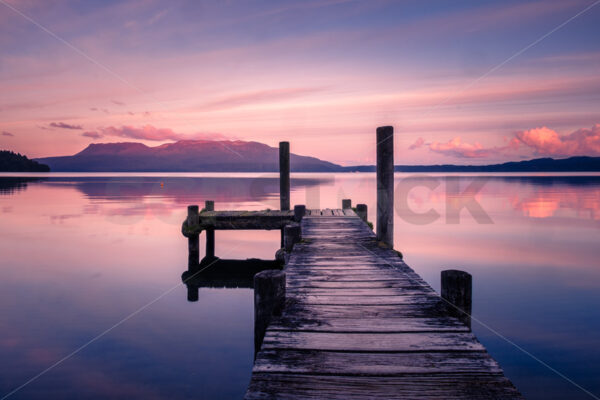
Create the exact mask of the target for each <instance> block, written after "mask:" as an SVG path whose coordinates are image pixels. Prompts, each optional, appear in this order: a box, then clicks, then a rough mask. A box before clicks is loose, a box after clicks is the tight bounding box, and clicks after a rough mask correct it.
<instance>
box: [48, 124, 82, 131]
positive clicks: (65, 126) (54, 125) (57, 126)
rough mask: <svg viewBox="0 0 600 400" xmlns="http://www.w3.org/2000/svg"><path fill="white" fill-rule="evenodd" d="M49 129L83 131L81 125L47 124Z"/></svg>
mask: <svg viewBox="0 0 600 400" xmlns="http://www.w3.org/2000/svg"><path fill="white" fill-rule="evenodd" d="M48 126H49V127H51V128H61V129H83V127H82V126H81V125H71V124H67V123H65V122H51V123H50V124H48Z"/></svg>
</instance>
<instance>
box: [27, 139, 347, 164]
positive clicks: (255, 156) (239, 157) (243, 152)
mask: <svg viewBox="0 0 600 400" xmlns="http://www.w3.org/2000/svg"><path fill="white" fill-rule="evenodd" d="M37 161H39V162H42V163H44V164H47V165H49V166H50V168H51V169H52V171H77V172H209V171H210V172H217V171H218V172H277V171H279V149H278V148H276V147H271V146H267V145H266V144H263V143H258V142H245V141H241V140H236V141H231V140H224V141H214V140H181V141H178V142H175V143H167V144H163V145H160V146H156V147H149V146H146V145H145V144H142V143H99V144H90V145H89V146H88V147H87V148H85V149H84V150H83V151H81V152H79V153H77V154H75V155H73V156H64V157H46V158H39V159H37ZM290 166H291V170H292V171H295V172H340V171H342V170H343V167H341V166H340V165H337V164H333V163H330V162H327V161H322V160H319V159H318V158H315V157H307V156H300V155H297V154H290Z"/></svg>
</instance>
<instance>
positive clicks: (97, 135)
mask: <svg viewBox="0 0 600 400" xmlns="http://www.w3.org/2000/svg"><path fill="white" fill-rule="evenodd" d="M81 136H85V137H91V138H92V139H100V138H101V137H102V134H101V133H99V132H96V131H89V132H83V133H82V134H81Z"/></svg>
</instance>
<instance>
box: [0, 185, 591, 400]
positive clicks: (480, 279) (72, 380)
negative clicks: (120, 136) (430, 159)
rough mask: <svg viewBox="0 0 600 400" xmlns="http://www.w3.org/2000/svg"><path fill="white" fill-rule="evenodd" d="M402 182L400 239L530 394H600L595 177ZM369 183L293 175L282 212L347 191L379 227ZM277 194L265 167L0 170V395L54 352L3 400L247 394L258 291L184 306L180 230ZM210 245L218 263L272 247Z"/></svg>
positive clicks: (227, 293)
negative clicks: (191, 219) (464, 307)
mask: <svg viewBox="0 0 600 400" xmlns="http://www.w3.org/2000/svg"><path fill="white" fill-rule="evenodd" d="M396 175H397V177H396V184H397V190H396V218H395V247H396V248H397V249H399V250H401V251H402V252H403V253H404V255H405V260H406V261H407V263H408V264H409V265H410V266H411V267H412V268H413V269H415V270H416V271H417V272H418V273H419V274H420V275H421V276H422V277H423V278H424V279H425V280H426V281H427V282H429V283H430V284H431V285H432V286H433V287H434V288H435V289H436V290H438V291H439V273H440V271H441V270H443V269H448V268H459V269H463V270H466V271H469V272H470V273H472V274H473V282H474V299H473V300H474V306H473V316H474V318H475V319H476V321H474V322H473V329H474V331H475V333H476V335H477V336H478V337H479V339H480V340H481V341H482V342H483V344H484V345H485V346H486V347H487V348H488V350H489V351H490V353H491V354H492V356H493V357H494V358H495V359H496V360H498V361H499V362H500V364H501V366H502V367H503V368H504V370H505V372H506V375H507V376H508V377H509V378H510V379H512V381H513V382H514V383H515V384H516V385H517V387H518V388H519V389H520V390H521V391H522V393H523V394H524V395H525V396H526V397H527V398H530V399H563V398H570V399H586V398H593V397H592V396H590V395H589V394H586V393H585V391H584V390H582V389H581V388H579V387H577V385H579V386H581V387H582V388H584V389H586V390H588V391H590V392H591V393H593V394H594V395H596V396H600V334H599V332H600V176H593V175H592V176H578V177H573V176H565V175H563V176H545V175H538V176H520V175H510V176H500V175H489V176H481V175H479V176H474V175H452V176H444V175H435V174H434V175H426V176H425V175H406V174H396ZM161 183H162V185H161ZM374 183H375V182H374V175H373V174H333V175H330V174H294V175H293V176H292V191H293V192H292V204H306V205H307V206H308V207H309V208H326V207H329V208H336V207H339V205H340V204H341V199H343V198H352V199H353V202H354V203H355V204H356V203H366V204H368V206H369V219H370V220H373V221H374V220H375V207H374V206H375V186H374ZM278 193H279V187H278V180H277V176H276V175H274V174H263V175H252V174H234V175H231V174H163V175H159V174H113V175H108V176H107V175H106V174H104V175H97V174H49V175H47V178H44V179H36V178H33V177H31V176H28V177H24V176H23V175H21V176H14V175H13V176H10V177H8V176H4V177H0V360H1V362H0V398H2V396H5V395H6V394H9V393H10V392H11V391H13V390H14V389H17V388H19V387H20V386H21V385H24V384H26V383H27V382H28V381H29V380H30V379H32V378H34V377H36V376H37V375H38V374H40V373H41V372H43V371H44V370H46V369H47V368H49V367H52V366H53V365H55V364H56V363H57V362H59V361H60V360H63V359H64V360H63V361H62V362H60V363H59V364H58V365H56V366H55V367H52V368H51V369H50V370H48V371H47V372H46V373H44V374H43V375H41V376H40V377H39V378H37V379H34V380H33V381H31V382H30V383H28V384H26V385H25V386H23V387H22V388H21V389H20V390H18V391H17V392H15V393H14V394H13V395H12V396H10V398H11V399H12V398H14V399H31V398H33V399H46V398H53V397H54V398H66V399H79V398H106V397H111V398H140V399H141V398H143V399H153V398H172V399H179V398H200V399H202V398H206V399H212V398H221V399H225V398H240V397H242V396H243V393H244V391H245V389H246V386H247V384H248V381H249V378H250V371H251V367H252V358H253V337H252V335H253V304H252V302H253V300H252V291H251V290H250V289H243V288H237V289H224V288H223V289H215V288H201V289H200V291H199V299H198V301H197V302H194V303H191V302H188V301H187V293H186V288H185V286H183V285H181V273H182V272H183V271H185V269H186V262H187V253H186V251H187V242H186V240H185V238H184V237H183V236H182V235H181V232H180V228H181V222H182V221H183V219H184V217H185V213H186V206H187V205H188V204H203V202H204V200H215V202H216V209H254V210H258V209H265V208H271V209H277V208H278V206H279V200H278ZM465 204H467V205H468V207H467V208H466V209H464V208H462V211H459V210H461V206H462V205H465ZM477 205H479V206H480V207H478V206H477ZM216 237H217V240H216V254H217V256H220V257H222V258H232V259H236V258H239V259H246V258H249V257H258V258H264V259H272V258H273V255H274V253H275V251H276V250H277V248H278V247H279V232H266V231H265V232H256V231H252V232H243V231H242V232H217V235H216ZM202 239H203V237H202ZM477 321H480V322H481V323H479V322H477ZM101 334H102V336H100V337H98V335H101ZM94 338H97V339H95V340H93V339H94ZM91 340H93V341H92V342H91V343H90V341H91ZM88 343H89V344H88ZM86 344H88V345H86ZM84 345H86V346H85V347H83V348H82V349H81V350H80V351H79V352H77V353H76V354H74V355H72V356H70V357H69V355H70V354H71V353H72V352H74V351H75V350H77V349H79V348H80V347H82V346H84ZM534 357H535V358H537V359H538V360H536V359H535V358H534ZM65 358H66V359H65ZM552 369H554V370H556V371H558V372H560V373H561V374H563V375H564V377H561V376H559V375H558V374H557V373H556V371H553V370H552ZM569 380H572V381H573V382H569Z"/></svg>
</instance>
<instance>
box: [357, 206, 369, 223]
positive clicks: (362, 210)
mask: <svg viewBox="0 0 600 400" xmlns="http://www.w3.org/2000/svg"><path fill="white" fill-rule="evenodd" d="M356 215H358V216H359V217H360V219H362V220H363V221H364V222H367V221H368V211H367V205H366V204H357V205H356Z"/></svg>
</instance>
